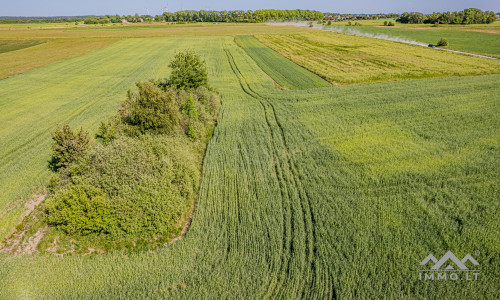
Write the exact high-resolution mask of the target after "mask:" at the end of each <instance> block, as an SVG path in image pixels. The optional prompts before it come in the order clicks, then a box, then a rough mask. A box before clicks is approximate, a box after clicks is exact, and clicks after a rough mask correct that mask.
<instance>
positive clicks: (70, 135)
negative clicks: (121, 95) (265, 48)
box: [43, 51, 220, 242]
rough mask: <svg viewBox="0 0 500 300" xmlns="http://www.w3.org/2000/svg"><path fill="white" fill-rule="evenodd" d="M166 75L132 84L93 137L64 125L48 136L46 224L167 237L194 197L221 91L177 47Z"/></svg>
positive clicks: (76, 231) (82, 231)
mask: <svg viewBox="0 0 500 300" xmlns="http://www.w3.org/2000/svg"><path fill="white" fill-rule="evenodd" d="M170 66H171V67H172V68H173V71H172V73H171V76H170V78H168V79H166V80H160V81H149V82H139V83H137V88H138V91H137V92H135V93H132V92H130V91H129V93H128V96H127V99H126V101H125V102H124V103H123V105H122V106H121V107H120V109H119V111H118V114H117V115H116V116H115V117H113V118H112V119H111V120H110V121H108V122H102V123H101V125H100V127H99V130H98V132H97V134H96V136H95V139H90V138H89V134H88V133H87V132H85V131H84V130H83V129H80V130H79V131H73V130H72V129H71V128H70V127H69V126H68V125H65V126H63V127H62V128H57V129H56V131H55V133H54V134H53V135H52V137H53V146H52V149H53V154H52V159H51V161H50V166H51V168H52V169H53V170H55V171H56V172H57V174H56V176H53V178H52V179H51V182H50V184H49V188H50V191H51V194H50V196H49V197H48V199H47V200H46V201H45V203H44V206H43V209H44V213H45V217H46V221H47V223H48V224H49V225H51V226H52V227H55V228H56V229H57V230H59V231H62V232H64V233H65V234H67V235H73V236H86V235H87V236H88V235H95V236H100V237H102V236H103V235H106V236H107V237H109V238H110V239H117V238H124V237H125V238H127V237H130V238H132V239H133V238H136V237H141V238H142V239H144V238H150V239H152V240H156V241H157V242H164V241H167V240H169V239H171V238H172V237H173V236H174V235H175V234H177V233H178V232H179V231H180V228H181V227H182V226H183V224H182V222H180V221H181V220H182V219H183V218H187V216H188V214H189V213H190V211H191V207H192V205H193V203H194V200H195V197H196V194H197V190H198V185H199V177H200V173H201V170H200V169H201V162H202V156H203V152H204V150H205V147H206V144H207V143H208V140H209V139H210V137H211V135H212V132H213V129H214V127H215V122H216V116H217V113H218V110H219V106H220V98H219V96H218V95H217V94H216V93H215V92H213V91H212V90H211V89H210V88H209V86H208V81H207V71H206V67H205V63H204V61H202V60H201V58H200V57H199V56H198V55H196V54H195V53H194V52H190V51H187V52H181V53H178V54H177V55H176V57H175V59H174V60H173V61H172V63H171V64H170Z"/></svg>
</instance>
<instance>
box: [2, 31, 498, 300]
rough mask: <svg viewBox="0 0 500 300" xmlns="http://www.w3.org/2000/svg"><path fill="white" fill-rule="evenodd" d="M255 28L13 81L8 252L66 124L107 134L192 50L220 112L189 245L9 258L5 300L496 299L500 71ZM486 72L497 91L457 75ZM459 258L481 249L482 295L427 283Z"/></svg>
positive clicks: (5, 163) (470, 285)
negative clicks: (433, 268)
mask: <svg viewBox="0 0 500 300" xmlns="http://www.w3.org/2000/svg"><path fill="white" fill-rule="evenodd" d="M248 28H252V26H248ZM256 28H258V29H259V30H258V31H260V32H257V33H258V34H259V35H257V39H258V40H257V39H256V38H254V37H248V34H249V33H248V32H249V31H250V29H247V27H245V28H244V30H243V34H242V35H246V36H245V37H237V38H236V39H235V37H234V36H233V33H232V32H231V33H229V34H227V35H225V34H220V35H219V36H203V37H200V36H197V37H189V36H174V37H172V36H167V37H162V36H155V37H147V38H139V37H128V38H124V39H121V40H120V41H114V43H112V44H109V45H107V46H106V47H101V46H100V47H99V48H100V49H98V50H95V51H92V52H90V53H86V54H84V55H80V56H76V57H73V58H69V59H65V60H62V61H59V62H57V63H53V64H49V65H46V66H44V67H40V68H37V69H35V70H32V71H30V72H27V73H24V74H21V75H17V76H13V77H10V78H7V79H3V80H0V110H1V114H0V123H1V124H2V127H1V129H0V140H1V144H2V146H1V147H0V173H1V174H2V177H1V180H0V187H1V188H2V191H3V193H2V195H1V196H0V237H1V238H4V237H5V236H7V235H8V233H9V232H10V231H11V230H12V228H14V227H15V226H16V224H17V223H18V222H19V221H20V220H19V218H20V216H21V214H22V213H23V212H24V211H25V210H26V209H25V207H24V204H25V202H26V201H27V199H28V198H29V197H30V195H31V194H32V193H33V192H34V191H35V190H36V188H37V187H40V186H44V185H46V183H47V180H48V177H49V175H50V172H49V170H48V169H47V160H48V159H49V156H50V143H51V140H50V132H52V131H53V129H54V128H55V126H56V124H58V123H59V124H62V123H66V122H68V123H69V124H71V125H77V126H80V125H82V126H84V127H85V128H88V129H90V130H91V131H93V132H95V130H96V129H97V126H98V122H99V121H101V120H103V119H105V118H106V117H109V116H111V115H113V114H114V113H115V111H116V109H117V107H118V105H119V103H120V102H121V101H123V99H124V97H125V95H126V91H127V90H128V89H133V87H134V82H136V81H138V80H144V79H149V78H163V77H166V76H167V74H168V73H169V72H170V70H169V68H168V67H167V65H168V62H169V61H170V60H171V58H172V57H173V56H174V55H175V53H176V51H178V50H183V49H193V50H194V51H195V52H197V53H199V54H200V55H201V56H202V57H203V58H204V59H205V60H206V63H207V67H208V73H209V78H210V82H211V85H212V86H213V88H214V89H215V90H217V91H218V92H219V93H220V95H221V97H222V107H221V109H220V112H219V117H218V120H217V127H216V129H215V132H214V135H213V137H212V139H211V141H210V142H209V145H208V148H207V150H206V153H205V157H204V163H203V172H202V173H203V174H202V180H201V187H200V191H199V196H198V200H197V203H198V204H197V207H196V211H195V213H194V218H193V221H192V223H191V226H190V228H189V231H188V232H187V235H186V236H185V237H184V238H183V239H182V240H180V241H178V242H176V243H173V244H169V245H166V246H165V247H163V248H162V249H160V250H158V251H147V252H136V253H124V252H118V251H115V252H110V253H107V254H103V255H91V256H85V257H84V256H77V255H74V256H72V255H67V256H64V257H58V256H54V255H45V254H44V255H40V254H38V255H37V254H35V255H25V256H13V255H11V254H8V253H0V299H163V298H169V299H170V298H171V299H228V298H239V299H333V298H340V299H371V298H373V299H380V298H389V299H455V298H456V297H457V295H460V297H461V298H464V299H465V298H471V299H473V298H474V299H481V298H482V299H494V298H495V297H497V296H498V294H499V292H500V288H499V285H498V282H499V280H500V252H499V251H498V249H499V248H500V217H499V215H498V211H499V210H500V205H499V202H498V199H499V198H500V168H499V167H498V161H500V118H499V115H500V85H499V82H500V75H499V74H495V73H500V65H499V63H498V62H497V61H490V60H486V59H480V58H473V57H467V56H462V55H457V54H450V53H444V52H437V51H434V52H433V51H432V50H430V49H423V48H422V49H420V48H416V47H413V46H410V45H402V44H396V43H393V42H389V41H381V40H371V39H368V38H361V37H352V36H343V35H339V34H335V33H318V32H316V31H315V32H312V31H311V32H309V30H308V29H300V28H299V29H297V30H300V32H291V31H293V30H294V29H293V28H288V29H286V31H290V32H283V31H279V30H278V31H277V32H272V30H273V29H272V28H271V27H268V29H267V30H268V31H269V32H267V33H268V34H266V32H264V31H265V30H263V29H262V28H260V27H256ZM229 29H230V30H237V29H234V28H232V27H229V28H225V29H224V30H229ZM189 30H190V31H195V29H193V28H189ZM203 30H206V29H205V28H204V27H202V31H201V32H204V31H203ZM281 30H284V29H281ZM302 30H306V31H308V33H303V32H302ZM139 31H142V30H137V31H129V32H132V33H131V34H139V33H137V32H139ZM159 31H161V30H160V29H153V31H152V32H151V33H147V34H145V35H148V34H155V35H156V34H159V33H158V32H159ZM129 32H127V34H129ZM269 33H280V34H277V35H276V34H269ZM292 33H293V34H292ZM9 34H10V33H9ZM30 34H31V33H30ZM57 34H60V35H65V34H72V33H68V32H61V33H59V32H58V33H57ZM76 34H82V33H80V32H77V33H76ZM91 34H92V35H94V34H100V33H98V32H92V33H91ZM105 34H106V36H107V35H108V34H109V35H111V37H113V38H116V36H115V32H111V33H109V32H106V33H105ZM27 35H28V34H27ZM167 35H170V33H169V34H167ZM214 35H215V34H214ZM109 37H110V36H107V37H106V38H109ZM259 40H260V42H259ZM261 42H262V43H261ZM264 44H265V45H269V46H270V48H266V47H265V46H264ZM42 46H43V44H42V45H38V46H33V47H30V48H26V49H24V50H18V51H28V50H29V49H34V48H35V47H42ZM271 48H272V49H274V50H276V51H277V52H275V51H273V50H272V49H271ZM278 52H279V53H282V54H283V55H284V56H285V57H289V58H290V59H291V61H289V60H287V59H286V58H285V57H283V56H280V55H278ZM11 53H14V52H11ZM6 54H8V53H5V54H0V61H1V60H2V56H1V55H6ZM403 58H404V59H403ZM292 61H293V62H295V63H297V64H295V63H293V62H292ZM315 61H316V63H315ZM318 61H319V62H318ZM299 65H301V66H303V67H306V68H307V69H309V70H310V71H308V70H306V69H304V68H302V67H300V66H299ZM376 70H379V72H378V73H377V72H376ZM380 72H382V73H380ZM380 74H382V75H380ZM477 74H489V75H479V76H456V75H477ZM0 75H1V74H0ZM451 76H453V77H451ZM431 77H432V78H431ZM434 77H442V78H434ZM403 79H413V80H403ZM395 80H397V81H395ZM379 81H390V82H379ZM329 82H330V83H334V84H340V85H343V86H330V83H329ZM276 83H277V84H276ZM348 83H357V84H354V85H347V84H348ZM361 83H365V84H361ZM21 197H22V198H21ZM448 250H451V251H452V252H453V253H454V254H456V255H457V257H460V258H462V257H464V256H465V255H466V254H468V253H473V252H474V251H476V250H478V251H480V254H479V255H475V254H473V255H475V258H476V259H477V261H478V262H479V263H480V270H481V274H480V278H479V280H477V281H463V282H455V281H432V282H430V281H421V280H419V279H418V271H419V270H420V266H419V263H420V262H421V261H422V260H423V259H424V258H425V257H426V256H427V255H429V253H433V254H434V255H435V256H436V257H438V256H439V257H441V256H442V255H443V254H444V253H445V252H447V251H448Z"/></svg>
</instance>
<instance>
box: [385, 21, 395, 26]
mask: <svg viewBox="0 0 500 300" xmlns="http://www.w3.org/2000/svg"><path fill="white" fill-rule="evenodd" d="M395 25H396V24H395V23H394V22H392V21H384V26H395Z"/></svg>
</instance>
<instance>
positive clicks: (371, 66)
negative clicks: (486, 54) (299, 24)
mask: <svg viewBox="0 0 500 300" xmlns="http://www.w3.org/2000/svg"><path fill="white" fill-rule="evenodd" d="M257 37H258V38H259V40H260V41H261V42H263V43H264V44H266V45H267V46H269V47H271V48H273V49H274V50H276V51H277V52H279V53H281V54H283V55H284V56H285V57H288V58H289V59H291V60H292V61H294V62H295V63H297V64H299V65H301V66H303V67H305V68H307V69H309V70H311V71H313V72H314V73H316V74H319V75H320V76H321V77H323V78H325V79H326V80H328V81H329V82H332V83H335V84H350V83H366V82H374V81H387V80H403V79H413V78H428V77H440V76H457V75H476V74H490V73H500V61H498V60H491V59H484V58H476V57H473V58H471V57H468V56H465V55H462V54H455V53H447V52H446V53H445V52H443V51H436V50H434V49H431V48H424V47H420V46H414V45H407V44H402V43H394V42H388V41H384V40H378V39H373V38H368V37H358V36H349V35H344V34H340V33H332V32H319V33H309V34H291V35H258V36H257ZM409 53H411V55H409Z"/></svg>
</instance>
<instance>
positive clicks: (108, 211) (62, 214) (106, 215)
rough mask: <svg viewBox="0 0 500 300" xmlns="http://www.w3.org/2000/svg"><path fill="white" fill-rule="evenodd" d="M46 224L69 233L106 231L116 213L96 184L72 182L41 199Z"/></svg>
mask: <svg viewBox="0 0 500 300" xmlns="http://www.w3.org/2000/svg"><path fill="white" fill-rule="evenodd" d="M44 208H45V212H46V214H47V222H48V224H49V225H53V226H56V227H58V228H60V229H62V230H63V231H65V232H66V233H69V234H81V235H87V234H90V233H97V234H100V233H110V232H112V230H113V227H115V224H116V215H115V213H114V211H113V210H112V208H111V205H110V204H109V203H108V201H107V200H106V195H105V194H104V192H103V191H102V190H100V189H99V188H95V187H92V186H90V185H75V186H70V187H69V188H68V189H64V190H62V191H59V192H57V193H56V194H55V195H54V196H53V197H52V198H50V199H48V200H47V201H46V203H45V207H44Z"/></svg>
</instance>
